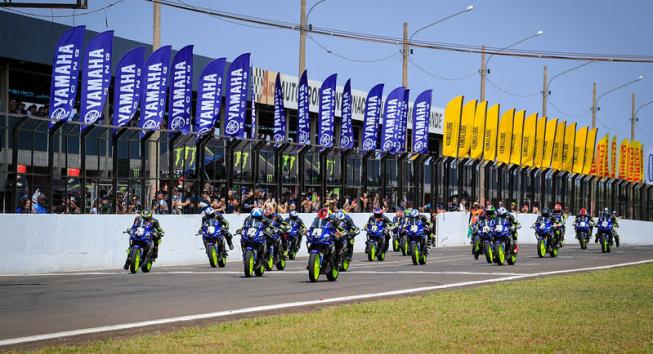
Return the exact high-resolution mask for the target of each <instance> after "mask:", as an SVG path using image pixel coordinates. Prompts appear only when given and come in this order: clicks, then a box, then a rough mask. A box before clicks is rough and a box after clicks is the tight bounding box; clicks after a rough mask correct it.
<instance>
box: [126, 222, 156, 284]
mask: <svg viewBox="0 0 653 354" xmlns="http://www.w3.org/2000/svg"><path fill="white" fill-rule="evenodd" d="M124 233H126V234H129V251H128V253H127V261H126V262H125V269H129V271H130V272H131V273H132V274H134V273H136V272H138V269H139V268H140V269H141V270H143V273H147V272H149V271H150V270H152V263H153V262H154V260H153V259H152V250H153V249H154V229H153V228H152V224H151V223H149V222H145V221H144V220H141V222H140V223H138V224H134V225H132V227H131V229H129V230H127V231H125V232H124Z"/></svg>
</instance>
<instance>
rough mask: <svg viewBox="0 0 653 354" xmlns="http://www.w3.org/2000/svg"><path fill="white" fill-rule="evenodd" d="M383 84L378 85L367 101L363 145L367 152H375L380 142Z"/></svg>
mask: <svg viewBox="0 0 653 354" xmlns="http://www.w3.org/2000/svg"><path fill="white" fill-rule="evenodd" d="M382 95H383V84H378V85H376V86H374V87H372V89H371V90H370V92H369V93H368V94H367V99H366V100H365V119H364V121H363V144H362V149H363V150H365V151H369V150H375V149H376V148H377V146H376V145H377V144H376V141H377V140H378V128H379V117H380V116H381V96H382Z"/></svg>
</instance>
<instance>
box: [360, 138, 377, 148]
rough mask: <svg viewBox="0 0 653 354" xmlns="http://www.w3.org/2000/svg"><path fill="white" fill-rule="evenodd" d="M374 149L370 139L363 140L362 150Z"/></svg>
mask: <svg viewBox="0 0 653 354" xmlns="http://www.w3.org/2000/svg"><path fill="white" fill-rule="evenodd" d="M373 148H374V141H373V140H371V139H365V141H363V149H365V150H372V149H373Z"/></svg>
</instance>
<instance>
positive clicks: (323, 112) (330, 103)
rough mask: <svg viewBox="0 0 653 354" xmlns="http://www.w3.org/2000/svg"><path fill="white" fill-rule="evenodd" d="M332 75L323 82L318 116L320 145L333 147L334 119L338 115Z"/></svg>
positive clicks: (334, 76)
mask: <svg viewBox="0 0 653 354" xmlns="http://www.w3.org/2000/svg"><path fill="white" fill-rule="evenodd" d="M337 77H338V76H337V74H332V75H331V76H329V77H327V78H326V79H325V80H324V82H322V87H321V88H320V113H319V116H318V128H319V129H318V144H319V145H321V146H323V147H332V146H333V138H334V129H333V124H334V117H335V114H336V80H337Z"/></svg>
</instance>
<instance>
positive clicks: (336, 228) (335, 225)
mask: <svg viewBox="0 0 653 354" xmlns="http://www.w3.org/2000/svg"><path fill="white" fill-rule="evenodd" d="M315 228H321V229H325V228H329V229H331V230H332V231H333V235H334V236H335V238H336V242H335V244H336V247H337V245H338V243H339V242H338V240H339V239H340V237H341V236H342V234H343V232H344V230H343V229H342V227H340V225H339V222H338V220H337V219H336V218H335V216H334V214H333V213H331V211H330V210H329V208H327V207H324V208H322V209H320V211H318V212H317V216H316V217H315V219H313V223H312V224H311V227H310V229H309V233H310V232H313V229H315ZM307 246H308V247H310V244H309V245H307ZM341 249H342V248H341ZM337 251H338V252H337V254H339V250H337Z"/></svg>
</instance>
